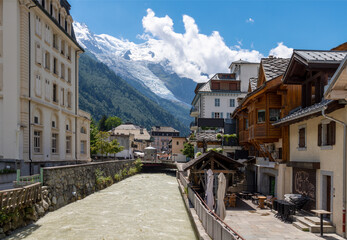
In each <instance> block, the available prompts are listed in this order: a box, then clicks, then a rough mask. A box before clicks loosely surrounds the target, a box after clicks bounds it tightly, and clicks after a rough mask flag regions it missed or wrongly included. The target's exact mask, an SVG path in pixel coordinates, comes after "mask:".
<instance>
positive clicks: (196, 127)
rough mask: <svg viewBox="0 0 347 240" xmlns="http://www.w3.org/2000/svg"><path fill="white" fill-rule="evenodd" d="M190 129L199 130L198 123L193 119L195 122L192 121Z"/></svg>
mask: <svg viewBox="0 0 347 240" xmlns="http://www.w3.org/2000/svg"><path fill="white" fill-rule="evenodd" d="M190 130H191V131H196V130H198V125H197V124H196V122H195V121H193V122H191V123H190Z"/></svg>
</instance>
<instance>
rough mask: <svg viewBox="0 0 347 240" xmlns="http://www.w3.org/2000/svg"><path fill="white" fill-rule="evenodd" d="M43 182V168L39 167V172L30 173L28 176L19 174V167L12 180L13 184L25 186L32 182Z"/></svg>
mask: <svg viewBox="0 0 347 240" xmlns="http://www.w3.org/2000/svg"><path fill="white" fill-rule="evenodd" d="M38 182H40V183H42V182H43V168H40V174H35V175H30V176H21V175H20V169H17V178H16V181H14V185H15V186H19V187H22V186H27V185H30V184H34V183H38Z"/></svg>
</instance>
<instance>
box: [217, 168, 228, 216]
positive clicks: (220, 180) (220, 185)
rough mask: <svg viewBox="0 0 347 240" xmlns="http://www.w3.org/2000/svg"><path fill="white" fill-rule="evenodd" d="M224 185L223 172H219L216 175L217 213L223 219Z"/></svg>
mask: <svg viewBox="0 0 347 240" xmlns="http://www.w3.org/2000/svg"><path fill="white" fill-rule="evenodd" d="M225 186H226V179H225V176H224V174H223V173H220V174H219V175H218V190H217V215H218V216H219V217H220V218H221V219H222V220H224V218H225V205H224V196H225Z"/></svg>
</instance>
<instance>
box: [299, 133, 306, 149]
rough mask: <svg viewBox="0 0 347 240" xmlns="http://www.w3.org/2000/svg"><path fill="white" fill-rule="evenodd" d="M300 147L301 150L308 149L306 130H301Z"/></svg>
mask: <svg viewBox="0 0 347 240" xmlns="http://www.w3.org/2000/svg"><path fill="white" fill-rule="evenodd" d="M299 147H300V148H305V147H306V128H300V129H299Z"/></svg>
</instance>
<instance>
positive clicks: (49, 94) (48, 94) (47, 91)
mask: <svg viewBox="0 0 347 240" xmlns="http://www.w3.org/2000/svg"><path fill="white" fill-rule="evenodd" d="M50 90H51V88H50V86H49V80H48V79H46V81H45V97H46V99H47V100H49V98H50V97H51V91H50Z"/></svg>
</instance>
